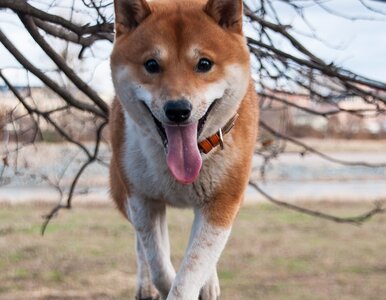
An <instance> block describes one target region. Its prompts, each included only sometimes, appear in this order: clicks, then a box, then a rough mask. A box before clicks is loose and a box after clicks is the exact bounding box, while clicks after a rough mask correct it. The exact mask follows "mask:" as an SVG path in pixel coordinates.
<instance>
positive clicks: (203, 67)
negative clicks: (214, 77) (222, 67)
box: [196, 58, 213, 73]
mask: <svg viewBox="0 0 386 300" xmlns="http://www.w3.org/2000/svg"><path fill="white" fill-rule="evenodd" d="M212 66H213V62H211V61H210V60H209V59H207V58H201V59H200V60H199V61H198V63H197V66H196V71H197V72H202V73H205V72H209V71H210V69H212Z"/></svg>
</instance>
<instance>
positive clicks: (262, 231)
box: [0, 203, 386, 300]
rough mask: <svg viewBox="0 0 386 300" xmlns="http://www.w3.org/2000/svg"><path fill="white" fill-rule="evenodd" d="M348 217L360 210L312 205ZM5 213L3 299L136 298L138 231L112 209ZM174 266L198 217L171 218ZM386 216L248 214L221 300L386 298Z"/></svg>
mask: <svg viewBox="0 0 386 300" xmlns="http://www.w3.org/2000/svg"><path fill="white" fill-rule="evenodd" d="M312 207H313V208H321V209H323V210H324V211H329V212H334V213H336V214H340V215H346V214H352V213H356V212H359V211H361V210H364V209H366V208H368V207H365V206H364V205H361V204H347V203H346V204H339V205H338V204H312ZM47 210H48V207H47V206H33V207H32V206H15V207H6V206H2V207H0V299H7V300H12V299H134V296H133V293H134V290H135V257H134V233H133V230H132V229H131V227H130V225H129V224H128V223H127V222H126V221H125V220H124V219H123V218H122V217H120V215H118V213H117V212H116V211H115V210H114V209H112V208H110V207H94V208H91V209H86V208H76V209H74V210H73V211H71V212H62V213H61V214H60V216H59V218H57V219H55V220H54V221H53V223H52V224H51V225H50V226H49V227H48V230H47V233H46V235H45V236H44V237H41V236H40V235H39V230H40V224H41V219H40V216H41V215H42V214H44V213H45V212H47ZM169 219H170V233H171V236H172V249H173V262H174V264H175V265H178V262H179V261H180V260H181V257H182V255H183V251H184V247H185V244H186V242H187V236H188V232H189V226H190V222H191V219H192V216H191V214H190V212H189V211H177V210H171V211H170V213H169ZM385 233H386V216H385V215H384V216H377V217H375V218H374V219H372V220H371V221H370V222H368V223H366V224H365V225H364V226H362V227H355V226H352V225H338V224H334V223H329V222H327V221H323V220H319V219H315V218H311V217H308V216H305V215H301V214H298V213H295V212H291V211H288V210H285V209H281V208H278V207H275V206H271V205H268V204H264V205H258V206H251V207H246V208H243V209H242V211H241V212H240V215H239V217H238V219H237V222H236V224H235V227H234V230H233V233H232V236H231V239H230V241H229V243H228V245H227V248H226V250H225V252H224V253H223V255H222V258H221V261H220V263H219V276H220V281H221V287H222V298H221V299H232V300H235V299H264V300H269V299H286V300H291V299H294V300H295V299H296V300H298V299H307V300H308V299H343V300H344V299H347V300H348V299H350V300H352V299H361V300H363V299H377V300H378V299H385V297H386V296H385V295H386V284H385V283H386V255H385V249H386V234H385Z"/></svg>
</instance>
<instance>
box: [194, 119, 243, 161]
mask: <svg viewBox="0 0 386 300" xmlns="http://www.w3.org/2000/svg"><path fill="white" fill-rule="evenodd" d="M238 116H239V114H237V113H236V114H235V115H234V116H233V117H232V118H231V119H230V120H229V121H228V122H227V123H226V124H225V126H224V127H222V128H220V129H219V130H218V131H217V132H216V133H215V134H214V135H212V136H210V137H208V138H207V139H205V140H203V141H201V142H199V143H198V148H200V150H201V152H203V153H205V154H207V153H209V152H210V151H212V149H213V148H215V147H217V146H218V145H220V146H221V149H224V135H225V134H227V133H228V132H229V131H231V129H232V128H233V126H235V123H236V120H237V118H238Z"/></svg>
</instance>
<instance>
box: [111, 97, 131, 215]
mask: <svg viewBox="0 0 386 300" xmlns="http://www.w3.org/2000/svg"><path fill="white" fill-rule="evenodd" d="M110 120H111V121H110V136H111V146H112V150H113V155H112V158H111V162H110V192H111V196H112V198H113V200H114V201H115V204H116V205H117V208H118V209H119V211H120V212H121V213H122V214H123V215H124V216H125V217H126V218H127V211H126V201H127V198H128V196H129V195H130V183H129V181H128V180H126V179H125V175H124V172H123V170H122V163H121V162H120V159H121V157H122V147H123V143H124V137H123V134H124V132H123V126H122V125H123V123H124V122H123V112H122V107H121V104H120V103H119V102H118V100H117V99H115V100H114V102H113V104H112V106H111V110H110Z"/></svg>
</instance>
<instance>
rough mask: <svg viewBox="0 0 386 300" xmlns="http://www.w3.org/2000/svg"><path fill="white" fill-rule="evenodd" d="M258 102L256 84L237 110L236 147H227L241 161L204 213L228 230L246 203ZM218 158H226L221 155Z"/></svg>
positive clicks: (250, 85) (234, 165)
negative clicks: (242, 204) (245, 195)
mask: <svg viewBox="0 0 386 300" xmlns="http://www.w3.org/2000/svg"><path fill="white" fill-rule="evenodd" d="M257 104H258V102H257V97H256V92H255V89H254V84H253V81H252V80H251V82H250V84H249V88H248V93H247V94H246V95H245V97H244V99H243V101H242V103H241V106H240V108H239V110H238V114H239V119H238V120H237V122H236V124H235V126H234V128H233V129H232V131H231V132H230V134H231V135H232V137H233V143H232V144H230V145H227V147H228V148H229V149H228V151H237V153H238V155H239V157H238V159H237V160H236V161H235V163H234V164H233V165H232V167H231V168H230V169H229V170H228V172H227V173H226V174H225V175H224V180H223V182H222V184H221V186H220V187H219V188H218V190H217V192H216V193H215V195H214V197H213V199H212V200H211V201H209V202H208V203H207V205H206V208H205V210H204V212H205V214H206V215H207V218H208V220H209V221H210V222H211V223H213V224H214V225H217V226H222V227H229V226H231V225H232V223H233V221H234V218H235V216H236V214H237V212H238V210H239V207H240V205H241V202H242V200H243V194H244V189H245V186H246V185H247V184H248V179H249V175H250V169H251V162H252V160H251V157H252V153H253V151H254V148H255V144H256V138H257V127H258V105H257ZM218 154H219V155H224V159H227V157H226V154H222V153H221V152H218Z"/></svg>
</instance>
